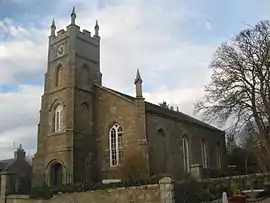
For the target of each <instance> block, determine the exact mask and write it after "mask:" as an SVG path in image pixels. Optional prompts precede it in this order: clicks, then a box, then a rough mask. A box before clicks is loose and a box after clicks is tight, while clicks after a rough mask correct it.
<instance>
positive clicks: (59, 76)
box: [55, 66, 63, 87]
mask: <svg viewBox="0 0 270 203" xmlns="http://www.w3.org/2000/svg"><path fill="white" fill-rule="evenodd" d="M62 75H63V67H62V66H59V67H57V69H56V74H55V77H56V78H55V86H56V87H58V86H60V85H62Z"/></svg>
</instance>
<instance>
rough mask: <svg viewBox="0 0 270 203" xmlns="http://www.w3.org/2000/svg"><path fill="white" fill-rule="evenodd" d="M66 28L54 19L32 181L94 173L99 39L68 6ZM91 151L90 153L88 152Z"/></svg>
mask: <svg viewBox="0 0 270 203" xmlns="http://www.w3.org/2000/svg"><path fill="white" fill-rule="evenodd" d="M70 17H71V22H70V25H68V26H67V28H66V30H64V29H61V30H59V31H57V33H56V23H55V21H54V20H53V22H52V25H51V32H50V36H49V46H48V47H49V48H48V64H47V71H46V73H45V85H44V93H43V95H42V100H41V110H40V122H39V124H38V136H37V152H36V154H35V157H34V177H33V178H34V180H33V181H34V184H43V183H44V182H45V183H46V184H48V185H59V184H66V183H75V182H82V181H85V180H86V179H89V180H90V179H91V180H92V179H94V178H95V177H96V175H95V173H96V170H95V166H94V165H91V170H90V168H89V165H88V164H86V163H89V158H90V157H91V160H90V162H91V163H94V162H95V160H94V159H95V154H96V144H95V143H96V135H95V133H94V124H95V123H94V102H95V92H94V84H98V85H101V84H102V74H101V72H100V37H99V25H98V22H97V21H96V24H95V26H94V35H93V36H91V33H90V32H89V31H87V30H83V31H80V27H79V26H78V25H76V13H75V8H74V7H73V9H72V13H71V16H70ZM90 155H91V156H90Z"/></svg>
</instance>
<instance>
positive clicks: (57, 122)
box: [54, 104, 63, 132]
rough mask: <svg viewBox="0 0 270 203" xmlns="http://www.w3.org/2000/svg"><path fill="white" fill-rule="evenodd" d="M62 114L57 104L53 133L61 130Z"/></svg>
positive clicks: (61, 109)
mask: <svg viewBox="0 0 270 203" xmlns="http://www.w3.org/2000/svg"><path fill="white" fill-rule="evenodd" d="M62 112H63V108H62V106H61V105H60V104H58V105H57V106H56V108H55V112H54V131H55V132H59V131H61V130H62Z"/></svg>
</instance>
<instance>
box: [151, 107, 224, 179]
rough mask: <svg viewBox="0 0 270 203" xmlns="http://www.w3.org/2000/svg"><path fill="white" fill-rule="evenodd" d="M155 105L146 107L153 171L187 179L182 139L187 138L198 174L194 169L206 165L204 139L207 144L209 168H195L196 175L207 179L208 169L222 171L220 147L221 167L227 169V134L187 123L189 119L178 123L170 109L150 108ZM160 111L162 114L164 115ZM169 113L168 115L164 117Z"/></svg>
mask: <svg viewBox="0 0 270 203" xmlns="http://www.w3.org/2000/svg"><path fill="white" fill-rule="evenodd" d="M152 106H153V105H150V104H148V105H147V108H146V126H147V136H148V139H149V143H150V146H149V153H150V171H151V172H154V173H162V172H163V173H164V172H165V173H168V174H171V175H173V177H174V178H175V179H176V180H181V179H182V178H184V176H185V175H186V174H185V171H184V166H183V165H184V164H183V163H184V162H183V152H182V151H183V150H182V139H183V137H184V136H185V137H186V138H187V139H188V145H189V161H190V168H191V169H192V172H193V171H194V170H193V168H194V167H197V166H199V167H200V166H202V153H201V143H202V140H205V142H206V145H207V149H208V150H207V157H208V166H207V168H205V170H202V169H199V168H195V171H194V172H196V175H195V176H198V178H204V177H203V174H206V175H207V173H205V172H206V170H207V171H210V170H211V171H212V170H219V166H218V163H217V151H216V149H217V147H219V149H220V162H221V168H224V167H225V163H226V160H225V157H226V146H225V136H224V132H222V131H219V130H216V129H211V128H210V127H204V126H201V125H195V124H192V123H187V122H185V121H184V119H185V117H184V118H181V119H182V120H183V121H182V120H181V119H180V118H179V119H178V120H177V119H176V118H175V119H173V118H172V116H171V117H169V116H170V115H169V113H167V111H168V110H166V109H165V110H163V109H160V108H159V107H155V108H154V107H153V109H150V108H152ZM149 109H150V110H151V111H150V110H149ZM155 111H156V112H155ZM158 111H161V113H159V112H158ZM169 112H170V111H169ZM165 113H167V114H168V115H167V116H164V115H165ZM170 113H171V114H173V116H175V117H176V116H179V115H180V116H181V115H182V114H180V113H178V112H173V111H171V112H170ZM175 114H176V115H175ZM178 114H179V115H178ZM164 166H165V167H164ZM161 167H163V168H161ZM196 170H197V171H196ZM198 170H200V171H198ZM198 173H199V174H198ZM201 176H202V177H201Z"/></svg>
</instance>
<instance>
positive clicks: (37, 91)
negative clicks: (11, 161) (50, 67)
mask: <svg viewBox="0 0 270 203" xmlns="http://www.w3.org/2000/svg"><path fill="white" fill-rule="evenodd" d="M41 93H42V88H41V87H37V86H20V87H19V90H18V92H7V93H0V101H1V105H0V112H1V113H0V148H1V155H0V158H2V157H4V158H6V157H7V156H11V155H12V153H13V152H12V146H13V142H15V143H16V144H17V145H19V144H23V145H24V146H26V148H27V149H33V147H35V145H33V143H35V138H36V135H37V128H36V126H37V123H38V118H39V108H40V95H41ZM29 140H31V142H29ZM31 145H32V146H31Z"/></svg>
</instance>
